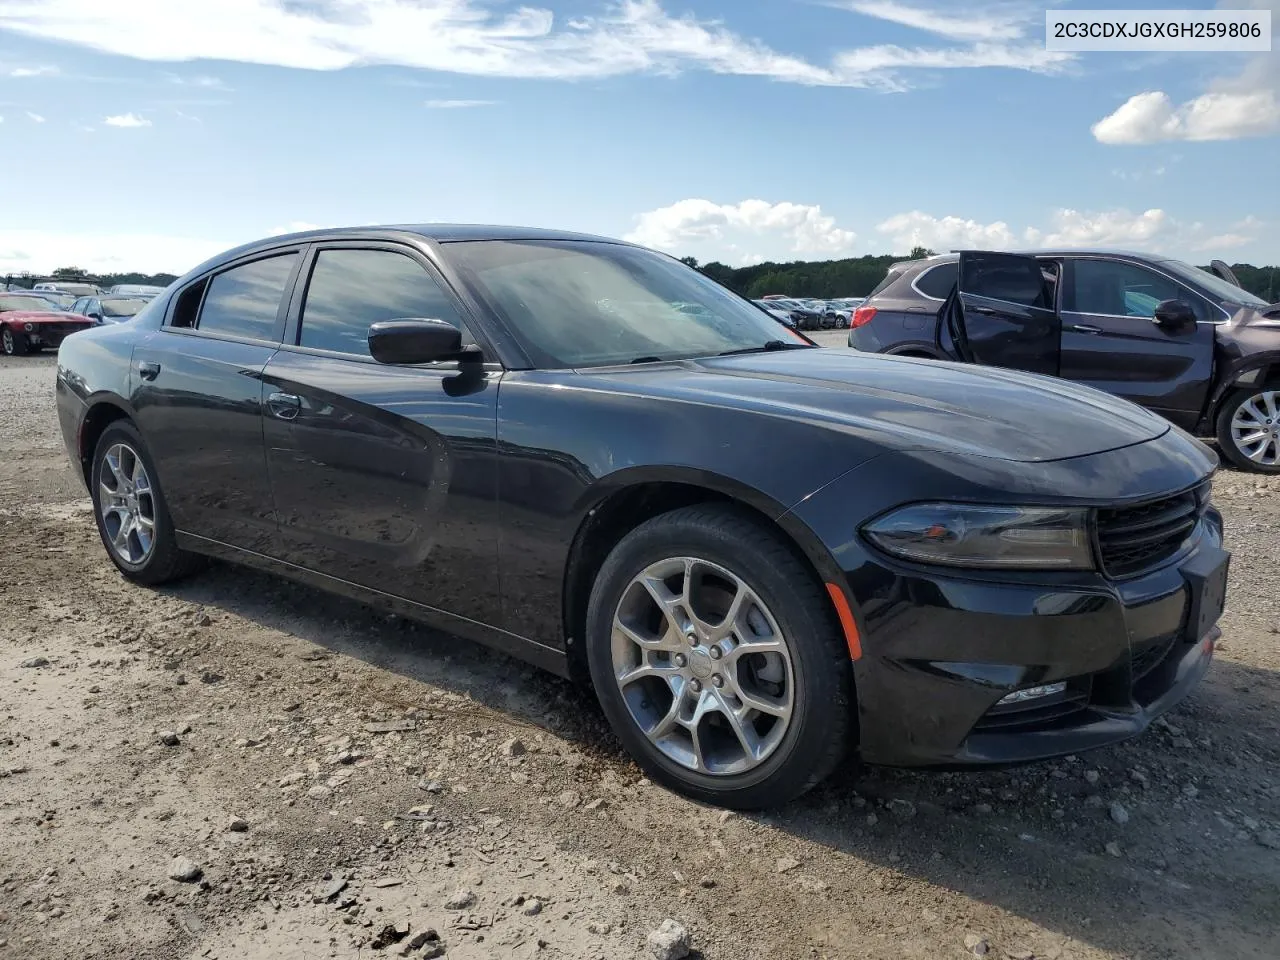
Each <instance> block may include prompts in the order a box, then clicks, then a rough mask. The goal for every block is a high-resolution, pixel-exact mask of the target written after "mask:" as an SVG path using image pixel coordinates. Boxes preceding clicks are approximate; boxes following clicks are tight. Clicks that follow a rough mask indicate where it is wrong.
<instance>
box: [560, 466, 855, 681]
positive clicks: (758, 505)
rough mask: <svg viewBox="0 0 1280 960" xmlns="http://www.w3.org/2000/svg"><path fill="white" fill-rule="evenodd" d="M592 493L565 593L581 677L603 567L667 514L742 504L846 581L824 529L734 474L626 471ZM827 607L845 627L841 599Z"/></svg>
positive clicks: (819, 568) (820, 574) (816, 566)
mask: <svg viewBox="0 0 1280 960" xmlns="http://www.w3.org/2000/svg"><path fill="white" fill-rule="evenodd" d="M586 499H587V502H586V503H585V504H584V507H583V511H582V520H581V521H580V523H579V525H578V529H577V531H576V533H575V535H574V537H573V541H572V545H571V547H570V549H569V557H568V561H567V562H566V564H565V570H564V584H563V588H562V592H561V602H562V617H563V624H564V635H565V642H566V652H567V654H568V660H569V671H570V675H571V676H572V677H574V679H575V680H579V681H587V680H588V671H587V663H586V645H585V643H583V637H584V634H585V628H586V619H587V602H588V600H589V599H590V596H591V588H592V584H593V583H594V580H595V573H596V571H598V570H599V569H600V566H601V564H603V563H604V560H605V558H606V557H607V556H608V555H609V552H610V551H611V550H612V549H613V548H614V547H615V546H616V545H617V544H618V542H619V541H620V540H621V539H622V538H623V537H625V536H626V535H627V534H628V533H630V532H631V531H632V530H634V529H635V528H636V527H638V526H640V524H642V523H644V522H646V521H647V520H651V519H653V518H654V517H657V516H661V515H662V514H664V513H670V512H671V511H673V510H678V509H680V508H682V507H688V506H693V505H695V504H704V503H722V504H724V505H725V506H729V507H733V508H736V509H738V510H740V511H742V512H743V513H746V514H748V515H750V516H751V517H752V518H753V519H755V520H756V521H757V522H759V523H761V524H762V525H763V526H765V527H767V528H769V529H771V530H773V531H774V532H776V533H778V534H779V536H780V537H781V539H782V540H783V541H784V542H785V543H786V544H787V545H788V546H789V547H790V548H791V549H792V550H793V551H794V553H795V555H796V558H797V559H798V560H800V562H801V563H803V564H804V566H805V568H806V569H807V570H809V571H810V572H811V573H812V574H813V576H814V577H815V578H817V582H818V583H819V584H820V585H822V584H830V583H839V582H840V580H839V577H840V570H839V567H838V565H837V564H836V561H835V559H834V558H833V557H832V556H831V554H830V553H829V551H828V550H827V549H826V547H825V546H823V544H822V542H821V540H819V538H818V536H817V534H815V533H814V532H813V531H812V530H810V529H809V527H808V526H807V525H806V524H805V523H804V522H803V521H801V520H800V519H799V518H798V517H796V516H795V515H794V514H793V513H790V512H789V511H788V508H787V507H786V506H785V505H783V504H781V503H778V502H777V501H776V500H774V499H773V498H771V497H769V496H768V495H767V494H764V493H762V492H760V491H759V490H756V489H755V488H753V487H749V486H747V485H745V484H742V483H741V482H740V481H736V480H733V479H731V478H729V477H724V476H720V475H718V474H713V473H708V472H707V471H702V470H685V469H680V468H672V469H662V470H652V469H638V470H630V471H623V472H621V473H620V474H617V475H613V476H611V477H610V478H607V481H602V483H601V484H598V485H597V486H595V487H593V488H592V491H591V495H590V496H589V497H588V498H586ZM827 614H828V616H830V617H832V618H833V623H835V625H836V627H837V628H838V629H840V630H841V631H843V630H844V625H843V623H842V621H841V618H840V612H839V611H838V610H837V609H836V607H835V605H834V603H833V604H831V605H830V606H829V608H828V610H827Z"/></svg>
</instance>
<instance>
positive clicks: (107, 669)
mask: <svg viewBox="0 0 1280 960" xmlns="http://www.w3.org/2000/svg"><path fill="white" fill-rule="evenodd" d="M823 339H830V340H834V341H836V342H839V341H841V340H842V339H843V336H842V335H841V334H827V335H824V336H823ZM53 369H54V360H53V359H52V358H48V357H37V358H24V359H21V360H13V359H4V358H0V609H3V610H4V611H5V612H4V615H3V616H2V617H0V838H2V839H0V893H3V896H2V897H0V960H3V958H8V957H22V958H48V957H55V956H56V957H63V956H66V957H70V956H74V957H112V958H130V960H149V958H155V960H160V958H174V957H191V958H195V957H200V958H215V960H216V958H223V960H226V958H255V960H257V958H261V960H267V958H272V960H277V958H279V960H289V958H304V957H305V958H313V957H329V956H335V957H357V956H359V957H367V956H381V955H392V956H399V955H408V956H413V957H431V956H446V957H448V958H454V960H467V958H507V957H519V958H525V957H546V958H575V960H576V958H609V960H615V958H639V957H649V956H672V957H674V956H678V955H680V953H681V951H680V949H679V943H680V941H681V936H680V934H681V931H680V930H675V931H674V932H673V931H672V930H671V929H670V928H668V930H667V943H666V945H665V946H664V945H663V944H662V943H660V942H659V941H660V940H661V938H660V937H657V938H655V940H654V945H653V946H650V945H647V943H646V938H647V937H649V936H650V935H651V934H653V933H654V932H655V931H657V930H658V928H659V925H660V924H662V923H663V921H664V920H666V919H668V918H670V919H673V920H675V921H677V922H678V923H679V924H680V925H682V927H683V932H684V933H685V934H686V935H687V936H689V937H691V938H692V943H693V948H694V953H693V954H691V955H692V956H703V957H706V958H708V960H739V958H743V960H746V958H752V960H754V958H760V960H765V958H769V960H774V958H782V960H786V958H820V957H831V958H837V957H838V958H875V960H879V958H918V960H935V958H945V957H963V956H966V955H969V956H973V955H977V956H982V955H987V956H991V957H996V958H1013V960H1025V958H1042V960H1051V958H1052V960H1068V958H1077V960H1098V958H1134V960H1137V958H1142V960H1159V958H1197V960H1199V958H1232V960H1275V957H1276V956H1277V946H1276V945H1277V943H1278V942H1280V921H1277V909H1276V908H1277V905H1278V904H1280V738H1278V734H1280V672H1278V671H1280V654H1278V653H1277V642H1278V641H1280V636H1277V627H1278V626H1280V610H1277V606H1278V605H1280V589H1278V588H1277V576H1276V570H1277V560H1278V559H1280V536H1277V532H1278V531H1280V526H1278V525H1277V520H1278V519H1280V517H1278V514H1280V506H1278V503H1277V496H1276V495H1277V491H1280V479H1277V478H1267V479H1259V478H1257V477H1254V476H1249V475H1244V474H1239V473H1233V472H1225V471H1224V473H1223V474H1222V475H1221V478H1220V481H1219V484H1218V502H1219V504H1220V506H1221V507H1222V509H1223V511H1224V513H1225V515H1226V518H1227V523H1228V532H1229V536H1230V540H1231V546H1232V548H1233V549H1234V551H1235V561H1234V564H1233V568H1232V570H1233V572H1232V585H1231V593H1230V599H1229V606H1228V611H1227V614H1226V616H1225V619H1224V621H1223V629H1224V640H1223V642H1222V644H1221V646H1220V648H1219V650H1220V653H1219V656H1218V658H1217V661H1216V663H1215V664H1214V666H1213V668H1212V669H1211V671H1210V673H1209V676H1208V678H1207V679H1206V682H1205V683H1204V684H1203V685H1202V686H1201V688H1200V689H1199V690H1198V691H1197V692H1196V693H1195V694H1194V695H1193V696H1192V697H1191V698H1190V699H1189V700H1188V701H1187V702H1186V703H1185V704H1184V705H1183V706H1182V707H1180V708H1179V709H1178V710H1176V711H1175V712H1174V713H1172V714H1170V716H1169V717H1168V718H1167V722H1163V723H1161V724H1159V726H1158V728H1157V729H1154V730H1152V731H1150V732H1149V733H1148V734H1147V735H1145V736H1143V737H1141V738H1139V739H1138V740H1136V741H1134V742H1131V743H1128V744H1125V745H1122V746H1118V747H1115V748H1111V749H1106V750H1101V751H1097V752H1094V753H1091V754H1088V755H1085V756H1081V757H1078V758H1074V757H1073V758H1068V759H1066V760H1063V761H1061V762H1055V763H1047V764H1040V765H1035V766H1030V767H1024V768H1019V769H1016V770H1010V771H1000V772H988V773H980V774H979V773H972V774H956V773H905V772H895V771H886V770H871V771H868V772H866V773H865V774H864V775H862V776H861V777H859V778H855V777H854V776H853V775H852V774H844V775H838V776H837V777H835V778H834V779H833V780H832V781H831V782H830V783H829V784H827V785H825V786H824V787H822V788H821V789H819V790H818V791H816V792H814V793H813V794H811V795H810V796H808V797H806V798H804V799H803V800H801V801H800V802H797V803H795V804H792V805H791V806H789V807H787V808H786V809H784V810H781V811H778V812H775V813H772V814H770V815H764V816H741V815H729V814H726V813H722V812H721V811H719V810H714V809H708V808H704V807H700V806H698V805H695V804H693V803H690V802H688V801H685V800H683V799H681V798H679V797H676V796H674V795H672V794H670V793H667V792H665V791H663V790H661V789H659V788H657V787H655V786H653V785H652V784H650V783H648V782H647V781H646V780H644V779H643V778H642V777H641V776H640V774H639V773H638V771H637V770H636V768H635V767H634V766H633V765H632V764H631V763H630V762H629V761H628V760H627V759H626V757H625V756H623V755H622V754H621V752H620V750H619V748H618V747H617V745H616V744H615V742H614V741H613V740H612V739H611V738H610V736H609V735H608V733H607V731H606V730H605V728H604V725H603V722H602V719H601V716H600V714H599V712H598V710H597V709H596V708H595V707H594V706H593V704H592V703H591V700H590V697H589V696H588V695H587V694H585V693H584V692H583V691H581V690H579V689H576V688H574V687H572V686H570V685H569V684H567V683H564V682H561V681H559V680H557V679H555V678H553V677H548V676H544V675H541V674H539V673H537V672H536V671H534V670H532V669H530V668H527V667H525V666H524V665H522V664H520V663H517V662H515V661H513V660H509V659H507V658H505V657H503V656H500V655H498V654H495V653H491V652H488V651H485V650H482V649H479V648H475V647H471V646H468V645H467V644H465V643H463V642H461V641H455V640H452V639H450V638H448V637H443V636H440V635H438V634H436V633H433V632H432V631H429V630H426V629H423V628H420V627H418V626H415V625H413V624H409V623H406V622H403V621H400V620H397V619H395V618H387V617H385V616H381V615H378V614H375V613H373V612H371V611H369V610H368V609H366V608H363V607H360V606H358V605H355V604H351V603H347V602H345V601H342V600H338V599H334V598H331V597H328V596H325V595H322V594H320V593H317V592H314V591H311V590H308V589H305V588H301V587H296V586H292V585H289V584H285V583H283V582H280V581H276V580H273V579H271V578H268V577H265V576H262V575H259V574H256V573H252V572H249V571H245V570H240V569H235V568H232V567H226V566H215V567H213V568H212V569H210V570H209V571H208V572H207V573H205V574H203V575H202V576H200V577H199V578H197V579H195V580H193V581H191V582H189V583H186V584H183V585H181V586H179V587H177V588H174V589H165V590H146V589H141V588H137V587H133V586H129V585H127V584H126V583H125V582H124V581H123V580H122V579H121V578H120V577H119V575H118V574H117V573H116V572H115V570H114V568H112V567H111V565H110V563H109V562H108V561H107V559H106V557H105V555H104V554H103V551H102V548H101V545H100V544H99V542H98V540H97V537H96V535H95V533H94V529H93V523H92V517H91V514H90V512H89V507H88V502H87V500H86V499H85V498H84V495H83V491H82V490H81V489H80V488H79V486H78V485H77V483H76V481H75V479H74V477H73V476H72V475H71V472H70V469H69V467H68V465H67V463H66V459H65V454H64V453H63V451H62V449H61V439H60V437H59V435H58V431H57V426H56V422H55V418H54V414H53V410H52V403H51V384H52V377H53ZM672 943H674V944H675V946H671V944H672Z"/></svg>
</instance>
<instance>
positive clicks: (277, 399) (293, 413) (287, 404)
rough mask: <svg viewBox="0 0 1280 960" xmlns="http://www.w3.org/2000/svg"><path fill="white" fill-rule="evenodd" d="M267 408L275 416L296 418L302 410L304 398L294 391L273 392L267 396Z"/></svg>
mask: <svg viewBox="0 0 1280 960" xmlns="http://www.w3.org/2000/svg"><path fill="white" fill-rule="evenodd" d="M267 409H268V410H270V411H271V415H272V416H273V417H277V418H279V419H281V420H296V419H297V417H298V414H299V413H300V412H301V411H302V399H301V398H300V397H297V396H295V395H294V394H292V393H273V394H271V395H270V396H268V397H267Z"/></svg>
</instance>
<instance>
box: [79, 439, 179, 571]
mask: <svg viewBox="0 0 1280 960" xmlns="http://www.w3.org/2000/svg"><path fill="white" fill-rule="evenodd" d="M117 443H125V444H128V445H129V447H130V448H131V449H132V450H133V451H134V452H135V453H137V455H138V457H139V459H141V460H142V465H143V466H144V467H145V468H146V471H147V477H148V479H149V480H150V481H151V504H152V511H153V513H154V516H155V532H154V540H153V543H152V545H151V552H150V553H149V554H147V557H146V559H145V560H143V561H142V562H141V563H130V562H129V561H128V560H125V559H124V558H123V557H121V556H120V555H119V554H117V553H116V551H115V550H114V549H113V548H112V546H111V539H110V537H109V536H108V534H107V527H106V521H105V520H104V519H103V516H102V508H101V504H100V503H99V500H98V498H99V496H100V491H101V488H102V469H103V458H104V457H105V455H106V452H107V451H108V450H109V449H111V447H113V446H114V445H115V444H117ZM89 496H90V499H91V500H92V501H93V518H94V522H95V523H96V524H97V526H98V536H99V537H100V538H101V539H102V546H103V547H104V548H105V549H106V551H107V556H108V557H110V558H111V562H112V563H114V564H115V565H116V566H117V567H118V568H119V569H120V572H121V573H123V574H124V575H125V576H127V577H130V578H132V579H145V578H146V577H147V574H148V572H149V571H150V570H151V569H152V568H153V567H155V566H156V564H157V558H158V557H160V556H161V554H162V553H164V552H167V551H173V550H176V547H177V544H176V539H175V537H174V533H173V525H172V524H171V523H170V522H169V510H168V508H167V507H166V505H165V501H164V492H163V490H162V489H161V487H160V479H159V477H157V476H156V468H155V464H154V463H153V462H152V460H151V454H150V452H149V451H148V450H147V445H146V444H145V443H144V442H143V440H142V434H140V433H139V432H138V429H137V428H136V427H134V426H133V424H131V423H129V422H128V421H116V422H115V423H113V424H111V425H110V426H109V427H107V429H106V430H104V431H103V433H102V436H101V437H99V438H98V445H97V447H95V448H94V451H93V467H92V469H91V471H90V475H89Z"/></svg>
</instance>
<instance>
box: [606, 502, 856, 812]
mask: <svg viewBox="0 0 1280 960" xmlns="http://www.w3.org/2000/svg"><path fill="white" fill-rule="evenodd" d="M586 642H587V659H588V663H589V666H590V669H591V678H592V683H593V685H594V687H595V690H596V694H597V696H598V697H599V698H600V702H601V704H602V706H603V708H604V711H605V714H606V716H607V717H608V718H609V722H610V724H611V726H612V727H613V730H614V732H615V733H616V734H617V735H618V738H619V739H620V740H621V741H622V743H623V745H624V746H625V747H626V749H627V751H628V752H629V753H630V754H631V756H632V757H633V758H634V759H635V761H636V762H637V763H638V764H639V765H640V766H641V767H642V768H643V769H644V771H645V772H646V773H647V774H648V775H649V776H650V777H651V778H653V779H654V780H655V781H657V782H660V783H662V784H664V785H666V786H668V787H670V788H671V789H673V790H676V791H679V792H681V793H684V794H686V795H688V796H690V797H693V798H694V799H697V800H702V801H705V802H709V803H715V804H720V805H723V806H728V807H736V808H741V809H752V808H757V807H765V806H774V805H778V804H782V803H785V802H786V801H788V800H790V799H792V798H794V797H796V796H799V795H800V794H801V793H804V792H805V791H806V790H808V789H810V788H811V787H813V786H814V785H815V784H817V783H818V782H820V781H821V780H822V779H824V778H825V777H826V776H827V775H828V774H829V773H831V771H832V770H833V769H834V767H835V766H836V764H837V763H838V762H839V761H840V759H841V758H842V757H843V756H844V755H845V754H846V748H847V746H848V743H849V741H850V740H851V739H852V735H851V732H852V728H853V717H852V697H853V691H852V670H851V668H850V663H849V654H848V650H847V647H846V645H845V643H844V641H843V639H842V637H841V634H840V631H839V626H838V624H837V623H836V622H835V620H834V617H833V614H832V611H831V610H830V602H829V599H828V598H827V596H826V595H825V593H824V591H823V590H822V589H821V586H820V584H819V583H818V582H817V581H816V579H815V577H814V576H813V574H812V572H811V571H810V570H809V569H808V568H807V567H806V566H805V564H804V563H802V562H801V560H800V559H799V558H798V557H797V556H796V555H795V553H794V552H793V551H792V550H791V548H790V547H789V546H788V545H787V544H786V543H785V542H784V541H782V540H781V539H780V538H779V536H778V535H777V534H776V533H775V532H774V531H773V530H771V529H770V528H768V527H767V526H765V525H764V524H762V523H760V522H759V521H757V520H755V519H754V518H752V517H751V516H749V515H747V514H744V513H742V512H740V511H738V510H735V509H733V508H730V507H725V506H719V505H715V506H695V507H688V508H685V509H682V510H677V511H674V512H672V513H668V514H665V515H663V516H660V517H656V518H654V519H653V520H650V521H648V522H647V523H644V524H642V525H641V526H639V527H637V528H636V529H635V530H633V531H632V532H631V533H630V534H628V535H627V536H626V537H625V538H623V540H622V541H621V542H620V543H619V544H618V545H617V547H615V548H614V550H613V552H612V553H610V555H609V557H608V559H607V560H606V561H605V563H604V565H603V567H602V568H601V570H600V573H599V575H598V577H597V579H596V582H595V586H594V588H593V590H592V594H591V600H590V605H589V608H588V615H587V637H586Z"/></svg>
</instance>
